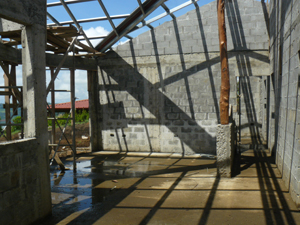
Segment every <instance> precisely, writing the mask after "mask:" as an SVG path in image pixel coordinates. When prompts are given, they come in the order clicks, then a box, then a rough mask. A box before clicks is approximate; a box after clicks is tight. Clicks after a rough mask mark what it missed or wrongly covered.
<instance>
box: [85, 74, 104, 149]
mask: <svg viewBox="0 0 300 225" xmlns="http://www.w3.org/2000/svg"><path fill="white" fill-rule="evenodd" d="M98 73H99V72H97V71H88V92H89V114H90V140H91V144H90V147H91V150H92V152H95V151H101V150H103V145H102V132H101V121H102V116H101V115H102V112H101V106H100V98H99V88H98V87H99V78H98Z"/></svg>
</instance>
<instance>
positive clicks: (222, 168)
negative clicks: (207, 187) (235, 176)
mask: <svg viewBox="0 0 300 225" xmlns="http://www.w3.org/2000/svg"><path fill="white" fill-rule="evenodd" d="M233 128H234V127H233V124H231V123H230V124H227V125H221V124H219V125H218V128H217V172H218V175H219V176H221V177H231V176H232V169H233V160H234V153H235V152H234V150H235V148H234V133H233Z"/></svg>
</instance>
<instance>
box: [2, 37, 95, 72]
mask: <svg viewBox="0 0 300 225" xmlns="http://www.w3.org/2000/svg"><path fill="white" fill-rule="evenodd" d="M63 57H64V56H63V55H54V54H49V53H47V54H46V66H49V67H57V66H58V64H59V63H60V62H61V60H62V58H63ZM0 60H2V61H8V62H13V63H17V64H22V51H21V50H20V49H15V48H13V47H10V46H7V45H4V44H2V43H0ZM73 66H74V67H75V69H79V70H93V71H97V61H96V60H95V59H89V58H80V57H75V58H74V59H73V56H68V57H67V59H66V61H65V62H64V64H63V66H62V68H73Z"/></svg>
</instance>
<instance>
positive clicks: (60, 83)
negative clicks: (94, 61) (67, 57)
mask: <svg viewBox="0 0 300 225" xmlns="http://www.w3.org/2000/svg"><path fill="white" fill-rule="evenodd" d="M49 82H50V73H49V72H47V85H48V84H49ZM55 89H56V90H71V88H70V72H69V71H66V70H62V71H61V72H59V74H58V76H57V78H56V80H55ZM75 97H77V100H83V99H87V98H88V91H87V72H86V71H84V70H75ZM70 99H71V97H70V92H56V93H55V102H56V103H62V102H70ZM47 101H48V102H50V101H51V95H50V93H49V95H48V96H47Z"/></svg>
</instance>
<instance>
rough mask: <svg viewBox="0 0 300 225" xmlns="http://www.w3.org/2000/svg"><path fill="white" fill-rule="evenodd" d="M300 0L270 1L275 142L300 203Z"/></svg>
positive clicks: (285, 175)
mask: <svg viewBox="0 0 300 225" xmlns="http://www.w3.org/2000/svg"><path fill="white" fill-rule="evenodd" d="M299 7H300V1H291V0H288V1H279V0H275V1H271V2H270V59H271V66H270V70H271V74H273V75H272V77H271V79H270V80H271V81H270V82H272V84H271V86H273V93H272V94H273V99H272V101H271V102H272V104H270V111H271V113H273V115H274V116H273V117H270V121H272V120H273V121H272V122H273V123H274V124H275V126H270V128H269V129H270V130H271V131H270V132H272V133H274V140H271V144H272V145H273V146H274V151H276V163H277V165H278V167H279V169H280V171H281V173H282V177H283V180H284V182H285V184H286V186H287V187H289V188H290V192H291V194H292V197H293V199H294V200H295V201H296V203H297V204H298V205H300V168H299V163H300V145H299V144H300V143H299V141H300V139H299V138H300V136H299V134H300V132H299V131H300V107H299V94H300V92H299V87H300V85H299V72H300V68H299V63H300V61H299V50H300V44H299V41H300V38H299V35H300V13H299ZM269 123H270V124H271V122H269Z"/></svg>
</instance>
